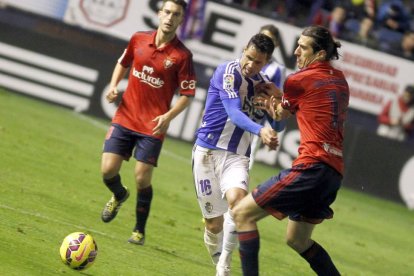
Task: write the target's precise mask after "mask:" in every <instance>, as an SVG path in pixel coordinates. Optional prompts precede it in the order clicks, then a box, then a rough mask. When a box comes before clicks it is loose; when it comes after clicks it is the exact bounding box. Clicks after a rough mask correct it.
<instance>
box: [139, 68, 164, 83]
mask: <svg viewBox="0 0 414 276" xmlns="http://www.w3.org/2000/svg"><path fill="white" fill-rule="evenodd" d="M152 73H154V68H152V67H150V66H146V65H144V66H143V67H142V72H140V71H138V70H137V69H135V67H134V68H133V70H132V75H133V76H134V77H136V78H138V79H139V80H140V81H141V82H143V83H146V84H148V85H150V86H152V87H154V88H161V87H162V86H163V85H164V81H163V80H162V79H160V78H155V77H153V76H151V74H152Z"/></svg>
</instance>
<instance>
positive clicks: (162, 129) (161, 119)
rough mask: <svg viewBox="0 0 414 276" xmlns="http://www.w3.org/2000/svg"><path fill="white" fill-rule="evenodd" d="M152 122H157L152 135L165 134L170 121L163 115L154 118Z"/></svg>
mask: <svg viewBox="0 0 414 276" xmlns="http://www.w3.org/2000/svg"><path fill="white" fill-rule="evenodd" d="M152 121H153V122H157V125H156V126H155V127H154V128H153V129H152V134H153V135H162V134H165V133H166V132H167V130H168V127H169V126H170V120H169V119H168V117H167V115H165V114H163V115H160V116H157V117H155V118H154V120H152Z"/></svg>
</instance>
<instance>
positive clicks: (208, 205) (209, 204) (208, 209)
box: [204, 202, 213, 213]
mask: <svg viewBox="0 0 414 276" xmlns="http://www.w3.org/2000/svg"><path fill="white" fill-rule="evenodd" d="M204 208H205V209H206V211H207V212H208V213H211V211H213V205H212V204H211V203H210V202H206V205H205V206H204Z"/></svg>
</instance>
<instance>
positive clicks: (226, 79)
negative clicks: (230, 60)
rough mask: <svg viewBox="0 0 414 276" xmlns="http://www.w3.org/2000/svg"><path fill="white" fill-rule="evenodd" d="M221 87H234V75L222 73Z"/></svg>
mask: <svg viewBox="0 0 414 276" xmlns="http://www.w3.org/2000/svg"><path fill="white" fill-rule="evenodd" d="M223 89H230V90H232V89H234V75H233V74H224V75H223Z"/></svg>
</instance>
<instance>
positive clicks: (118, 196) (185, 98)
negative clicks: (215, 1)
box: [101, 0, 196, 245]
mask: <svg viewBox="0 0 414 276" xmlns="http://www.w3.org/2000/svg"><path fill="white" fill-rule="evenodd" d="M186 7H187V4H186V2H185V1H184V0H164V1H163V2H162V6H161V9H160V10H159V12H158V18H159V26H158V28H157V30H155V31H147V32H137V33H135V34H134V35H133V36H132V37H131V39H130V41H129V43H128V46H127V48H126V49H125V51H124V53H123V54H122V56H121V57H120V58H119V60H118V62H117V64H116V65H115V69H114V71H113V74H112V79H111V83H110V88H109V91H108V92H107V95H106V99H107V100H108V101H109V102H110V103H112V102H114V101H115V100H116V99H117V98H118V97H119V93H118V90H117V85H118V83H119V82H120V81H121V80H122V79H123V78H124V76H125V74H126V73H127V71H128V69H130V70H129V77H128V86H127V88H126V91H125V93H124V94H123V96H122V99H121V101H120V104H119V107H118V109H117V111H116V113H115V116H114V118H113V119H112V126H111V127H110V129H109V131H108V133H107V137H106V139H105V144H104V149H103V154H102V163H101V171H102V176H103V182H104V183H105V185H106V186H107V187H108V189H109V190H110V191H111V192H112V193H113V196H112V198H111V199H110V200H109V201H108V203H107V204H106V205H105V208H104V210H103V211H102V220H103V221H104V222H110V221H111V220H112V219H114V218H115V216H116V214H117V213H118V210H119V208H120V207H121V204H122V203H123V202H124V201H125V200H126V199H127V198H128V196H129V191H128V189H127V188H126V187H125V186H123V185H122V183H121V177H120V175H119V172H120V169H121V166H122V162H123V161H124V160H129V158H130V156H131V155H132V154H134V157H135V159H136V160H137V162H136V165H135V181H136V188H137V201H136V224H135V225H134V228H133V232H132V236H131V238H130V239H129V240H128V242H130V243H134V244H138V245H143V244H144V241H145V226H146V222H147V219H148V215H149V211H150V206H151V201H152V195H153V191H152V183H151V179H152V174H153V169H154V167H156V166H157V160H158V157H159V154H160V152H161V147H162V143H163V140H164V138H165V133H166V131H167V129H168V126H169V124H170V121H171V120H172V119H174V118H175V117H176V116H177V115H178V114H179V113H180V112H182V111H183V110H184V109H185V108H186V107H187V106H188V105H189V103H190V100H191V98H192V97H193V96H194V94H195V87H196V79H195V71H194V66H193V60H192V54H191V52H190V51H189V50H188V49H187V48H186V47H185V46H184V44H183V43H182V42H181V41H180V40H178V38H177V35H176V30H177V28H178V27H179V25H180V24H181V23H182V21H183V19H184V14H185V10H186ZM174 94H178V99H177V101H176V102H175V104H173V105H172V106H170V105H171V102H172V99H173V96H174ZM134 149H135V150H134Z"/></svg>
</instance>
